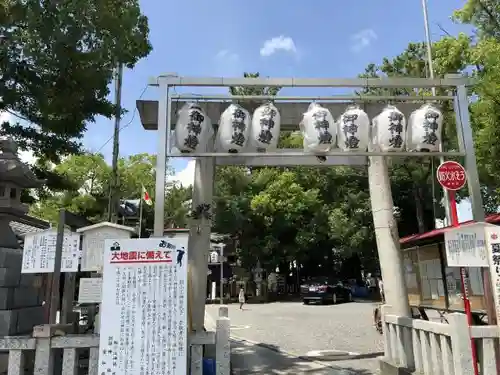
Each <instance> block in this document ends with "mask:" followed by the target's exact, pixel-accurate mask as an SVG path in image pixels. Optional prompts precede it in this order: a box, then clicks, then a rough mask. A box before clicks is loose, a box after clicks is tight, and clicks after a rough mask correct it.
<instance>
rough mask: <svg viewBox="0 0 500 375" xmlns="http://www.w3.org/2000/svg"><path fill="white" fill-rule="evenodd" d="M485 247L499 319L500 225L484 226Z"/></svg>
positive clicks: (498, 317)
mask: <svg viewBox="0 0 500 375" xmlns="http://www.w3.org/2000/svg"><path fill="white" fill-rule="evenodd" d="M486 247H487V248H488V257H489V259H488V260H489V262H490V275H491V283H492V286H493V298H494V300H495V308H496V313H497V319H500V227H498V226H492V227H488V228H486Z"/></svg>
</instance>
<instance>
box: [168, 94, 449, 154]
mask: <svg viewBox="0 0 500 375" xmlns="http://www.w3.org/2000/svg"><path fill="white" fill-rule="evenodd" d="M280 126H281V116H280V113H279V111H278V109H277V108H276V106H275V105H274V104H273V103H271V102H269V103H266V104H263V105H261V106H259V107H258V108H257V109H256V110H255V111H254V113H253V116H251V115H250V113H249V112H248V111H247V110H246V109H245V108H243V107H242V106H240V105H239V104H231V105H229V107H227V108H226V110H225V111H224V112H222V114H221V116H220V120H219V129H218V131H217V134H216V137H215V149H216V151H218V152H229V153H238V152H244V150H248V149H251V148H253V149H257V150H259V151H266V150H272V149H275V148H276V147H277V145H278V139H279V134H280ZM442 127H443V114H442V113H441V111H440V110H439V109H438V108H437V107H435V106H433V105H432V104H424V105H423V106H421V107H420V108H419V109H417V110H415V111H413V112H412V113H411V115H410V117H409V119H408V122H407V120H406V118H405V115H404V114H403V113H402V112H401V111H400V110H399V109H397V108H396V107H395V106H392V105H388V106H386V107H385V108H384V109H383V110H382V112H381V113H380V114H379V115H377V116H376V117H374V118H373V119H371V121H370V118H369V117H368V114H367V113H366V112H365V111H363V110H362V109H361V108H360V107H359V106H357V105H352V106H349V107H348V108H347V109H346V111H345V112H344V113H342V115H340V117H339V118H338V119H337V120H334V118H333V116H332V114H331V112H330V111H329V110H328V109H327V108H325V107H322V106H321V105H320V104H318V103H311V104H310V105H309V107H308V109H307V112H306V113H304V115H303V117H302V121H301V123H300V131H301V133H302V135H303V137H304V144H303V145H304V151H305V152H309V153H314V154H321V153H327V152H329V151H331V150H333V149H335V148H337V147H338V148H340V149H341V150H343V151H346V152H349V151H366V150H367V149H368V145H369V143H370V142H372V144H373V145H374V146H375V147H376V148H378V149H379V150H380V151H384V152H390V151H404V150H407V151H426V152H436V151H439V149H440V146H441V142H442V140H441V134H442ZM212 136H213V127H212V121H211V120H210V118H209V117H208V116H207V115H206V113H205V112H204V111H203V109H202V108H201V107H200V106H199V105H197V104H195V103H186V104H184V106H183V107H182V108H181V109H180V110H179V112H178V115H177V124H176V127H175V145H176V147H177V148H178V149H179V150H180V151H181V152H183V153H202V152H206V151H207V146H208V143H209V141H210V139H211V138H212Z"/></svg>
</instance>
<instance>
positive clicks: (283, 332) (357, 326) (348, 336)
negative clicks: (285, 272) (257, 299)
mask: <svg viewBox="0 0 500 375" xmlns="http://www.w3.org/2000/svg"><path fill="white" fill-rule="evenodd" d="M217 309H218V306H217V305H208V306H207V315H208V318H207V319H208V320H209V321H210V320H212V319H213V318H215V317H216V316H217V311H218V310H217ZM372 314H373V304H372V303H366V302H354V303H345V304H338V305H329V306H328V305H327V306H323V305H309V306H305V305H302V304H301V303H294V302H276V303H270V304H262V305H247V306H245V309H244V310H243V311H241V310H239V309H238V305H229V318H230V319H231V336H232V337H233V338H235V339H240V340H241V339H243V340H244V341H242V342H241V341H240V342H237V343H236V346H234V345H233V347H234V348H235V349H234V351H233V356H235V359H234V361H233V362H234V363H235V364H238V365H239V363H242V364H243V365H245V359H244V358H243V357H242V356H240V357H241V358H240V359H238V354H237V351H238V350H240V351H243V352H245V351H246V353H247V359H246V361H247V362H248V361H250V359H248V358H250V354H249V353H250V351H251V350H253V351H254V352H256V353H255V354H254V357H253V358H256V355H261V356H262V358H261V359H260V360H258V359H255V361H256V362H259V361H261V362H263V363H264V362H266V363H267V362H270V364H269V366H268V367H269V368H272V365H273V364H272V363H273V361H275V362H276V365H277V366H278V367H279V363H282V362H283V363H285V364H284V365H283V366H286V363H288V364H290V361H292V359H293V358H294V361H295V362H296V361H297V360H298V359H297V358H300V357H302V358H308V359H310V360H313V361H312V362H311V361H306V362H309V365H310V366H313V365H314V366H319V367H317V368H313V369H310V370H311V371H313V370H314V371H319V372H317V373H318V374H339V375H341V374H342V375H344V374H346V375H348V374H349V375H350V374H356V375H373V374H376V373H377V370H378V360H377V357H378V356H380V355H383V353H382V352H383V341H382V336H381V335H379V334H378V333H377V332H376V331H375V329H374V328H373V325H372V322H373V318H372ZM263 346H264V347H267V348H271V349H272V350H269V349H265V348H262V347H263ZM273 351H274V354H269V353H270V352H273ZM277 352H281V354H282V355H280V354H279V353H277ZM263 353H265V354H263ZM283 358H287V359H283ZM280 361H281V362H280ZM299 363H300V366H305V365H304V363H305V362H304V360H303V359H302V360H299ZM320 364H321V365H320ZM256 366H257V365H256ZM324 366H328V368H325V367H324ZM243 367H244V366H243ZM247 368H248V366H247ZM256 371H257V370H256ZM269 371H270V370H269ZM297 371H299V370H297ZM297 371H296V370H295V369H293V370H292V369H290V370H287V371H285V372H260V373H261V374H267V373H269V374H282V373H283V374H287V373H288V374H294V373H300V372H297ZM304 371H305V373H312V374H316V372H314V371H313V372H309V371H308V370H307V369H304ZM325 371H326V372H325ZM328 371H330V372H328ZM257 372H258V371H257ZM257 372H255V373H257ZM243 373H244V374H247V373H248V374H252V373H253V372H242V373H241V374H243Z"/></svg>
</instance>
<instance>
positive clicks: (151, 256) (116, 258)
mask: <svg viewBox="0 0 500 375" xmlns="http://www.w3.org/2000/svg"><path fill="white" fill-rule="evenodd" d="M111 263H172V256H171V251H165V250H145V251H113V253H112V254H111Z"/></svg>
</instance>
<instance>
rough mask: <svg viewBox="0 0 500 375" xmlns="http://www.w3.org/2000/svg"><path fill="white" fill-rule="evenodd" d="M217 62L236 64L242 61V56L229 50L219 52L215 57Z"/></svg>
mask: <svg viewBox="0 0 500 375" xmlns="http://www.w3.org/2000/svg"><path fill="white" fill-rule="evenodd" d="M215 60H217V61H218V62H222V61H224V62H226V63H232V64H235V63H237V62H239V61H240V56H239V55H238V54H237V53H234V52H231V51H229V50H227V49H223V50H220V51H219V52H217V54H216V55H215Z"/></svg>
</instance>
